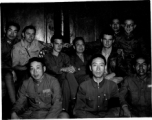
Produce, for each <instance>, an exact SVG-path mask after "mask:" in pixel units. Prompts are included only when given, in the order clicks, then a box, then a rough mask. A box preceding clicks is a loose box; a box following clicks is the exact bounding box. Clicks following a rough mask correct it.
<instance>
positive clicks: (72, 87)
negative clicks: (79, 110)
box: [66, 73, 78, 99]
mask: <svg viewBox="0 0 152 120" xmlns="http://www.w3.org/2000/svg"><path fill="white" fill-rule="evenodd" d="M66 78H67V81H68V83H69V87H70V91H71V97H72V99H73V98H75V97H76V93H77V89H78V83H77V80H76V78H75V77H74V74H72V73H67V76H66Z"/></svg>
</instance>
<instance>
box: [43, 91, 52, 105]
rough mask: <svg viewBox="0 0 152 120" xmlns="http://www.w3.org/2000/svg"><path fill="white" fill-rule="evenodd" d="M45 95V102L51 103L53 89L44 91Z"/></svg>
mask: <svg viewBox="0 0 152 120" xmlns="http://www.w3.org/2000/svg"><path fill="white" fill-rule="evenodd" d="M43 95H44V102H45V103H50V102H51V99H52V98H51V97H52V93H51V91H49V92H45V93H43Z"/></svg>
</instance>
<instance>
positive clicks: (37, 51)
mask: <svg viewBox="0 0 152 120" xmlns="http://www.w3.org/2000/svg"><path fill="white" fill-rule="evenodd" d="M39 52H40V50H38V49H36V50H33V51H31V54H32V55H39Z"/></svg>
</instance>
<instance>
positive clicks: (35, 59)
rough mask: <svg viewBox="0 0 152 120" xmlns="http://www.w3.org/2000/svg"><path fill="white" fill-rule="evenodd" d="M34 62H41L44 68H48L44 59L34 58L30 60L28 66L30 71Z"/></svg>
mask: <svg viewBox="0 0 152 120" xmlns="http://www.w3.org/2000/svg"><path fill="white" fill-rule="evenodd" d="M32 62H40V63H41V64H42V66H46V65H45V62H44V59H43V58H39V57H33V58H31V59H29V61H28V64H27V67H28V69H29V70H30V66H31V63H32Z"/></svg>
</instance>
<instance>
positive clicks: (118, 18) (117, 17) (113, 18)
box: [109, 16, 121, 24]
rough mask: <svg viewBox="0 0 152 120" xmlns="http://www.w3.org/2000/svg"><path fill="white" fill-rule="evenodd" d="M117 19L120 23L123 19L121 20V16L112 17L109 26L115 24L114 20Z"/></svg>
mask: <svg viewBox="0 0 152 120" xmlns="http://www.w3.org/2000/svg"><path fill="white" fill-rule="evenodd" d="M115 19H117V20H119V22H121V19H120V17H119V16H114V17H112V18H111V19H110V20H109V24H112V23H113V20H115Z"/></svg>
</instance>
